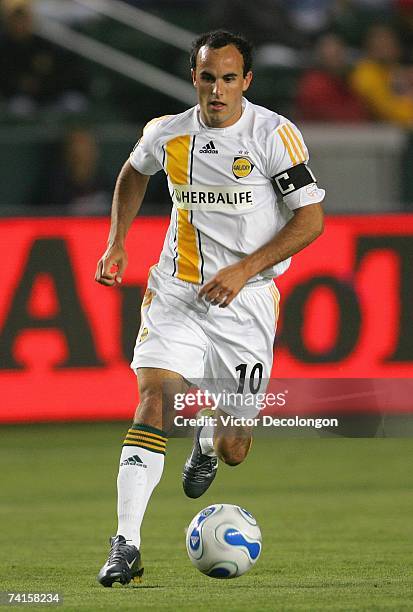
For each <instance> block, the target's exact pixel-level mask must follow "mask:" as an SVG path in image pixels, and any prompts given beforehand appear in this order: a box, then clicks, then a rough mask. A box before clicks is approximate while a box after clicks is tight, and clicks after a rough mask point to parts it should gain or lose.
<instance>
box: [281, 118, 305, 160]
mask: <svg viewBox="0 0 413 612" xmlns="http://www.w3.org/2000/svg"><path fill="white" fill-rule="evenodd" d="M285 127H286V129H287V132H288V133H289V134H290V138H291V142H292V143H293V146H294V150H295V151H296V152H297V155H298V157H299V159H300V162H304V161H305V160H306V155H305V151H304V147H303V145H302V143H301V139H300V138H299V136H298V134H297V132H296V131H295V129H294V128H293V126H292V125H286V126H285Z"/></svg>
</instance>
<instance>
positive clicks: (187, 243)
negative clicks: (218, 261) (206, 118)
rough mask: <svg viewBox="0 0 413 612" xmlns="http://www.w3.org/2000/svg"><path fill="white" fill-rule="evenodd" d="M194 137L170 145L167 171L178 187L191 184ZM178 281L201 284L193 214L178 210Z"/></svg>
mask: <svg viewBox="0 0 413 612" xmlns="http://www.w3.org/2000/svg"><path fill="white" fill-rule="evenodd" d="M190 142H191V137H190V136H189V135H187V136H178V137H177V138H174V139H173V140H170V141H169V142H168V143H167V145H166V154H167V162H166V171H167V173H168V175H169V178H170V180H171V182H172V183H173V184H174V185H187V184H189V183H190V180H189V176H188V175H189V164H190V152H189V147H190ZM176 214H177V221H176V223H177V233H176V251H177V254H176V275H175V276H176V277H177V278H180V279H181V280H184V281H187V282H189V283H200V282H201V274H200V257H199V252H198V244H197V233H196V229H195V227H194V226H193V225H192V223H191V214H192V213H191V211H190V210H183V209H181V208H179V209H177V213H176Z"/></svg>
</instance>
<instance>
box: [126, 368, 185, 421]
mask: <svg viewBox="0 0 413 612" xmlns="http://www.w3.org/2000/svg"><path fill="white" fill-rule="evenodd" d="M138 386H139V406H138V407H137V409H136V412H135V416H134V422H135V423H141V424H146V425H151V426H152V427H157V428H158V429H163V430H166V429H168V428H169V427H170V422H169V421H170V418H171V413H172V409H171V401H172V399H171V398H173V397H174V394H175V393H176V392H177V390H180V391H181V390H182V387H183V386H185V383H184V381H183V379H182V377H181V376H180V375H179V374H176V373H174V372H168V371H166V370H159V369H157V368H140V369H138Z"/></svg>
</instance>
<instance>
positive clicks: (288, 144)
mask: <svg viewBox="0 0 413 612" xmlns="http://www.w3.org/2000/svg"><path fill="white" fill-rule="evenodd" d="M277 131H278V133H279V135H280V137H281V140H282V141H283V143H284V146H285V148H286V149H287V151H288V154H289V156H290V159H291V161H292V163H293V165H294V166H295V165H297V164H301V163H303V162H304V161H305V160H306V158H307V156H306V153H305V150H304V147H303V145H302V143H301V139H300V138H299V137H298V135H297V133H296V132H295V130H294V129H293V128H292V127H291V126H290V125H287V124H284V125H282V126H280V127H279V128H278V129H277Z"/></svg>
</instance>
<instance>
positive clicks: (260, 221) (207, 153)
mask: <svg viewBox="0 0 413 612" xmlns="http://www.w3.org/2000/svg"><path fill="white" fill-rule="evenodd" d="M307 162H308V151H307V148H306V146H305V144H304V141H303V138H302V136H301V134H300V132H299V130H298V129H297V128H296V127H295V125H293V124H292V123H291V122H290V121H288V120H287V119H286V118H285V117H282V116H281V115H278V114H277V113H274V112H272V111H270V110H267V109H265V108H263V107H261V106H257V105H255V104H251V103H250V102H248V101H247V100H245V99H243V113H242V116H241V118H240V119H239V120H238V121H237V122H236V123H235V124H233V125H231V126H230V127H226V128H211V127H208V126H206V125H205V124H204V123H203V122H202V120H201V118H200V111H199V106H195V107H193V108H190V109H188V110H187V111H185V112H184V113H180V114H179V115H172V116H166V117H160V118H159V119H154V120H153V121H151V122H149V123H148V124H147V126H146V127H145V129H144V133H143V137H142V138H141V140H140V141H139V142H138V144H137V145H136V146H135V148H134V150H133V151H132V153H131V156H130V163H131V165H132V166H133V167H134V168H135V169H136V170H138V171H139V172H141V173H142V174H145V175H152V174H155V173H156V172H158V171H159V170H164V172H165V173H166V175H167V178H168V186H169V192H170V194H171V198H172V202H173V209H172V213H171V221H170V225H169V228H168V232H167V234H166V237H165V242H164V246H163V249H162V253H161V257H160V261H159V264H158V265H159V268H160V269H161V270H162V271H163V272H165V273H167V274H170V275H172V276H175V277H176V278H179V279H181V280H184V281H188V282H191V283H197V284H203V283H204V282H206V281H207V280H208V279H210V278H211V277H212V276H214V274H216V273H217V271H218V270H220V269H221V268H223V267H225V266H228V265H230V264H234V263H236V262H238V261H240V260H241V259H242V258H243V257H245V256H246V255H248V254H250V253H252V252H254V251H256V250H257V249H258V248H260V247H261V246H263V245H264V244H266V243H267V242H268V241H269V240H271V239H272V238H273V237H274V236H275V234H276V233H277V232H279V231H280V229H281V228H282V227H283V226H284V225H285V224H286V223H287V221H288V220H289V219H290V218H291V216H292V212H291V211H292V210H294V209H296V208H299V207H300V206H305V205H307V204H314V203H317V202H321V201H322V200H323V198H324V193H325V192H324V190H323V189H319V188H318V187H317V184H316V180H315V178H314V176H313V175H312V174H311V171H309V170H308V169H307V165H306V164H307ZM274 187H275V188H274ZM277 193H278V195H279V196H282V197H277ZM289 265H290V259H287V260H285V261H283V262H281V263H279V264H277V265H276V266H274V267H271V268H268V269H267V270H264V271H263V272H261V273H260V274H259V275H257V276H256V277H254V278H252V279H250V282H252V281H254V280H257V279H258V280H262V279H269V278H273V277H276V276H279V275H280V274H282V273H283V272H285V270H286V269H287V268H288V266H289Z"/></svg>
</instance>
